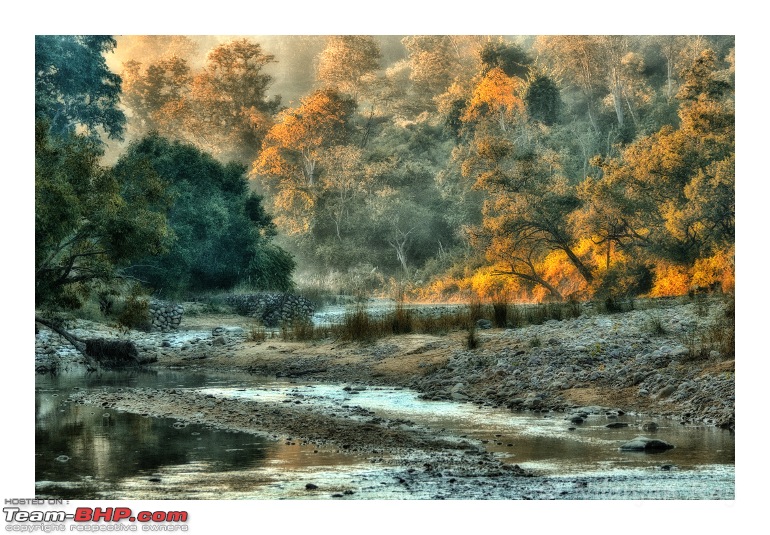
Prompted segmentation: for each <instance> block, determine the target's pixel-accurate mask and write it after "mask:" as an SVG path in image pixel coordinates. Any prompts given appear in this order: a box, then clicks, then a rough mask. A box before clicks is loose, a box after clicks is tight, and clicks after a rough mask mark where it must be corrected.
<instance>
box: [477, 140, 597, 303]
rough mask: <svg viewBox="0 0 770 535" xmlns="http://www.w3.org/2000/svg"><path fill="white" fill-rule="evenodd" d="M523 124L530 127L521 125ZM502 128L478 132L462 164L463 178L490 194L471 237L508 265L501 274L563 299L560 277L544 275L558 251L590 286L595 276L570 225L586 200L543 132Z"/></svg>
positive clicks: (487, 252) (495, 257)
mask: <svg viewBox="0 0 770 535" xmlns="http://www.w3.org/2000/svg"><path fill="white" fill-rule="evenodd" d="M523 128H530V127H528V126H527V125H519V126H518V129H523ZM498 132H499V131H491V132H490V130H489V129H480V130H477V132H476V133H475V137H474V139H473V141H472V143H471V146H470V148H469V151H468V152H467V153H466V154H465V156H464V160H463V162H462V173H463V176H465V177H466V178H468V179H471V180H472V181H473V188H474V189H477V190H480V191H483V192H485V193H486V200H485V201H484V206H483V210H482V214H483V221H482V224H481V225H480V226H477V227H474V228H471V229H470V234H471V239H472V241H473V243H474V244H475V245H476V246H477V247H479V248H481V249H482V250H485V251H486V254H487V257H488V258H489V259H490V260H493V261H495V262H499V263H503V264H505V265H507V266H508V268H509V269H507V270H505V271H501V272H500V273H501V274H509V275H513V276H515V277H518V278H520V279H522V280H525V281H528V282H530V283H533V284H536V285H540V286H542V287H544V288H546V289H547V290H548V291H549V292H550V294H551V295H552V296H553V297H555V298H557V299H561V298H562V295H563V294H562V291H561V290H560V289H559V284H560V281H552V280H549V279H548V278H547V277H546V276H545V274H544V273H543V267H544V266H543V264H544V262H545V261H546V259H548V258H549V257H550V258H553V255H552V253H554V252H560V253H561V254H562V255H563V256H564V258H565V261H566V262H567V263H569V264H571V265H572V266H573V267H574V270H575V271H576V274H577V276H578V277H580V278H582V280H583V281H584V284H590V283H591V282H592V281H593V278H594V275H593V273H592V269H591V267H590V265H587V264H586V263H585V262H584V260H583V259H581V257H580V255H579V254H578V253H577V252H576V248H575V245H576V244H577V242H578V240H577V239H576V237H575V236H574V235H573V233H572V229H571V228H570V226H569V223H568V216H569V214H571V213H572V212H573V211H574V210H575V209H577V208H578V207H579V206H580V200H579V198H578V197H577V195H576V192H575V190H574V187H573V186H572V185H571V184H570V182H569V180H568V179H567V178H566V177H565V176H564V175H563V174H562V173H561V168H562V166H561V162H560V158H559V155H558V153H556V152H555V151H553V150H552V149H549V148H548V147H547V146H546V145H545V144H544V143H543V140H542V136H541V135H539V134H538V131H537V130H532V131H531V132H529V133H527V134H522V133H521V132H517V133H514V132H508V134H507V136H506V135H500V134H499V133H498ZM512 136H515V138H514V139H515V141H514V140H512V139H511V137H512Z"/></svg>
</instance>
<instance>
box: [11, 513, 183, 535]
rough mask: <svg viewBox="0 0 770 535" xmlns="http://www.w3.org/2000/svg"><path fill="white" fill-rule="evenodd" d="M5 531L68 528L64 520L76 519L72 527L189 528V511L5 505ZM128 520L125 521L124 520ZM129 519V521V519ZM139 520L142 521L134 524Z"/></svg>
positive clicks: (88, 529)
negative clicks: (48, 508) (71, 509)
mask: <svg viewBox="0 0 770 535" xmlns="http://www.w3.org/2000/svg"><path fill="white" fill-rule="evenodd" d="M3 513H5V521H6V522H12V523H13V524H7V525H6V526H5V530H6V531H18V532H34V531H38V532H43V533H50V532H52V531H67V529H66V527H65V526H64V523H65V522H67V521H72V522H75V523H74V524H71V525H70V526H69V531H137V525H139V526H141V530H142V531H188V526H187V524H185V522H187V517H188V514H187V511H139V512H138V513H134V512H133V511H132V510H131V508H129V507H106V508H104V509H102V508H100V507H78V508H77V509H75V512H74V513H68V512H66V511H35V510H33V511H26V510H22V509H21V508H20V507H4V508H3ZM123 521H125V522H123ZM126 522H127V523H126ZM135 523H139V524H135Z"/></svg>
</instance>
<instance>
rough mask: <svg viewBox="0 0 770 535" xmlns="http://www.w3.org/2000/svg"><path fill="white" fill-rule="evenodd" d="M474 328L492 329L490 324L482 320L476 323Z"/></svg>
mask: <svg viewBox="0 0 770 535" xmlns="http://www.w3.org/2000/svg"><path fill="white" fill-rule="evenodd" d="M476 328H477V329H491V328H492V322H491V321H489V320H485V319H483V318H482V319H480V320H478V321H476Z"/></svg>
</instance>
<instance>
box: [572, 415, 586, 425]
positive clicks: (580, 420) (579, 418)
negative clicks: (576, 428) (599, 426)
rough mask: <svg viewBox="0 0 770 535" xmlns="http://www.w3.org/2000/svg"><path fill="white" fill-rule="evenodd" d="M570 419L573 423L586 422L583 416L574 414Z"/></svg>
mask: <svg viewBox="0 0 770 535" xmlns="http://www.w3.org/2000/svg"><path fill="white" fill-rule="evenodd" d="M569 421H570V422H572V423H573V424H582V423H583V422H585V420H584V419H583V417H582V416H572V417H571V418H570V419H569Z"/></svg>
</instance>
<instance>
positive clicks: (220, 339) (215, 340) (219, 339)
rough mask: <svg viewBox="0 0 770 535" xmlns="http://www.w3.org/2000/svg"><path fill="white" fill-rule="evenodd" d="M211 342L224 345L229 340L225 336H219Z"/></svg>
mask: <svg viewBox="0 0 770 535" xmlns="http://www.w3.org/2000/svg"><path fill="white" fill-rule="evenodd" d="M211 344H212V345H215V346H223V345H225V344H227V340H226V339H225V337H224V336H217V337H216V338H214V339H213V340H212V341H211Z"/></svg>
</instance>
